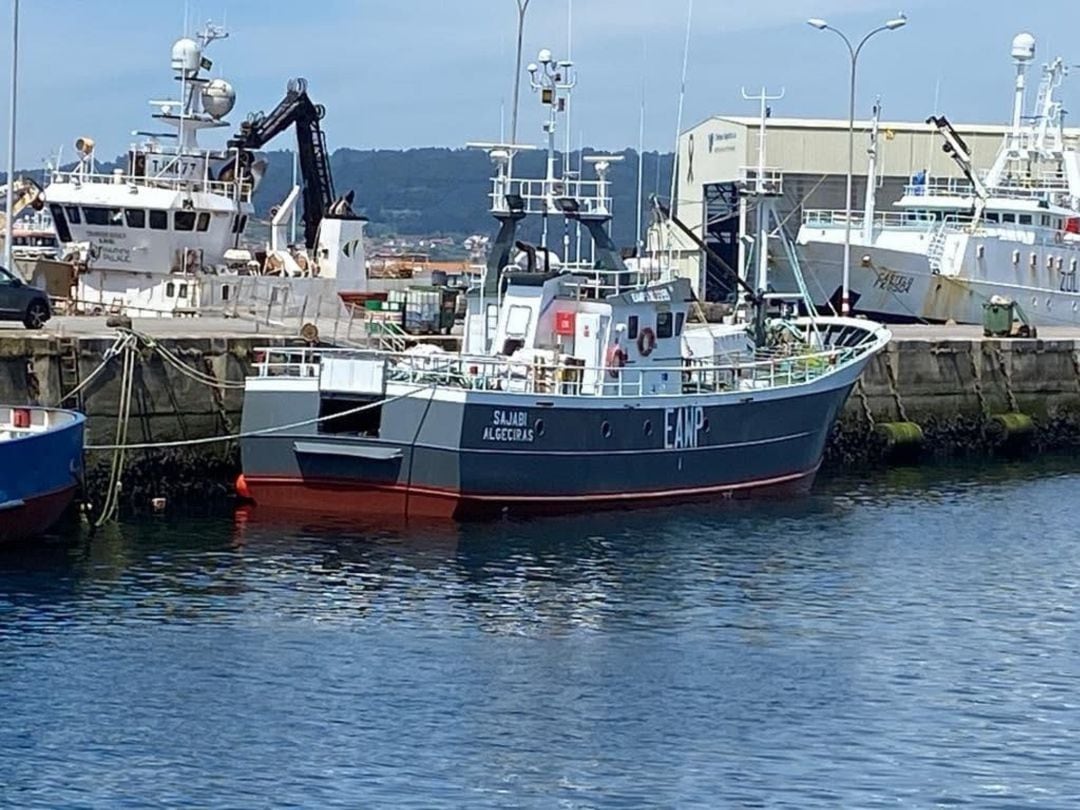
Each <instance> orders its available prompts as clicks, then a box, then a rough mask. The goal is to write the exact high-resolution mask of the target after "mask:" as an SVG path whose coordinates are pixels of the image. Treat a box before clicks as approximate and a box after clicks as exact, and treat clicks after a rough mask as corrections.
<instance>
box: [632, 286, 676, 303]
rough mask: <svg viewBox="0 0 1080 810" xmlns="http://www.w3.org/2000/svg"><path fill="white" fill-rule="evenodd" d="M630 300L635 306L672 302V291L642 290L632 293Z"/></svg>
mask: <svg viewBox="0 0 1080 810" xmlns="http://www.w3.org/2000/svg"><path fill="white" fill-rule="evenodd" d="M630 300H631V301H633V302H634V303H635V304H644V303H645V302H646V301H670V300H671V290H668V289H659V290H640V291H638V292H632V293H630Z"/></svg>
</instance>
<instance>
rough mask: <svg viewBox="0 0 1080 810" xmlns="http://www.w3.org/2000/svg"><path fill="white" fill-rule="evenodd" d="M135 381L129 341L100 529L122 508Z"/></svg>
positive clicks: (132, 347)
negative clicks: (121, 496)
mask: <svg viewBox="0 0 1080 810" xmlns="http://www.w3.org/2000/svg"><path fill="white" fill-rule="evenodd" d="M134 381H135V347H134V345H132V344H131V343H128V344H126V345H125V347H124V371H123V375H122V377H121V382H120V407H119V409H118V411H117V414H116V445H115V446H114V448H113V458H112V463H111V465H110V467H109V487H108V490H107V492H106V494H105V503H104V505H103V506H102V507H101V515H100V516H99V517H98V519H97V520H96V521H95V522H94V527H95V528H98V529H100V528H101V527H102V526H104V525H105V524H106V523H109V522H111V521H112V520H113V519H114V518H115V517H116V513H117V511H118V510H119V508H120V488H121V478H122V476H123V474H124V461H125V460H126V455H127V435H128V426H129V425H130V416H131V393H132V389H133V387H134Z"/></svg>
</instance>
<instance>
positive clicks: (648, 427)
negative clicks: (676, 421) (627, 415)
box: [641, 419, 652, 436]
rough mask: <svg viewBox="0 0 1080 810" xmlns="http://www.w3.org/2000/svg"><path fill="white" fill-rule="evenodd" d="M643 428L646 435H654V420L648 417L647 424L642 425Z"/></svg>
mask: <svg viewBox="0 0 1080 810" xmlns="http://www.w3.org/2000/svg"><path fill="white" fill-rule="evenodd" d="M641 429H642V430H643V431H645V435H646V436H652V420H651V419H646V420H645V424H644V425H642V428H641Z"/></svg>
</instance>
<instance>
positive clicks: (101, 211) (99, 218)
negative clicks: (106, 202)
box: [83, 205, 111, 227]
mask: <svg viewBox="0 0 1080 810" xmlns="http://www.w3.org/2000/svg"><path fill="white" fill-rule="evenodd" d="M83 219H84V220H86V224H87V225H97V226H100V227H106V226H108V225H110V224H111V222H110V220H109V209H108V208H96V207H94V206H90V205H84V206H83Z"/></svg>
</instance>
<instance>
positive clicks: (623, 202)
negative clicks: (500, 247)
mask: <svg viewBox="0 0 1080 810" xmlns="http://www.w3.org/2000/svg"><path fill="white" fill-rule="evenodd" d="M585 154H586V155H589V154H596V152H594V151H592V150H588V149H586V150H585ZM618 154H620V155H621V156H622V157H623V160H622V162H619V163H615V164H614V165H613V168H612V170H611V173H610V175H609V178H610V179H611V181H612V193H613V198H614V199H613V203H612V205H613V207H614V211H615V219H614V221H613V224H612V236H613V238H614V239H615V242H616V244H618V245H621V246H623V245H625V246H629V245H633V244H634V239H635V233H636V227H635V215H636V210H637V202H636V196H637V172H638V164H637V153H636V152H634V151H632V150H626V151H624V152H621V153H618ZM264 157H265V158H266V159H267V160H268V161H269V166H268V169H267V173H266V177H265V178H264V179H263V182H262V184H261V185H260V186H259V191H258V193H257V194H256V196H255V205H256V208H257V209H258V211H259V214H260V216H266V215H267V212H268V211H269V210H270V208H271V207H273V206H274V205H277V204H278V203H280V202H281V201H282V200H284V199H285V197H286V195H287V194H288V193H289V188H290V186H291V184H292V152H289V151H280V152H267V153H265V154H264ZM644 157H645V160H644V195H645V197H646V199H648V196H649V195H650V194H652V193H653V192H654V191H655V192H658V193H659V194H660V196H661V197H662V198H664V199H666V198H667V195H668V194H669V193H670V186H671V155H670V154H659V153H656V152H646V153H645V156H644ZM546 160H547V157H546V154H544V153H539V152H524V153H522V154H521V155H519V156H518V158H517V162H516V167H517V171H516V172H515V173H516V174H520V175H522V176H528V177H537V178H540V177H543V175H544V165H545V161H546ZM577 162H578V155H577V153H575V154H574V156H573V163H574V165H577ZM330 166H331V169H332V171H333V174H334V186H335V188H336V190H337V193H338V194H344V193H346V192H347V191H349V190H353V191H355V192H356V200H355V202H354V208H355V209H356V210H357V211H358V212H359V213H362V214H364V215H366V216H367V217H368V218H369V219H370V220H371V223H372V224H371V226H370V232H371V233H372V235H375V236H379V235H388V234H400V235H403V236H421V235H436V234H438V235H447V236H455V237H464V236H468V235H469V234H473V233H492V232H494V220H493V219H492V217H491V215H490V213H488V208H489V205H490V203H489V200H488V194H489V192H490V190H491V185H490V178H491V175H492V164H491V161H490V160H489V159H488V157H487V155H486V154H485V153H483V152H481V151H477V150H470V149H439V148H425V149H409V150H407V151H392V150H374V151H361V150H356V149H339V150H337V151H336V152H334V154H333V155H332V156H331V159H330ZM592 177H593V175H591V169H589V168H588V167H586V179H591V178H592ZM646 208H647V206H646ZM647 215H648V212H647V210H646V217H647ZM646 221H647V220H646Z"/></svg>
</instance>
